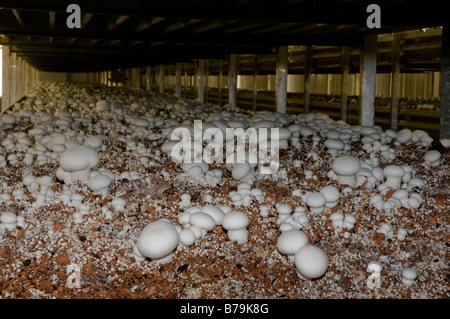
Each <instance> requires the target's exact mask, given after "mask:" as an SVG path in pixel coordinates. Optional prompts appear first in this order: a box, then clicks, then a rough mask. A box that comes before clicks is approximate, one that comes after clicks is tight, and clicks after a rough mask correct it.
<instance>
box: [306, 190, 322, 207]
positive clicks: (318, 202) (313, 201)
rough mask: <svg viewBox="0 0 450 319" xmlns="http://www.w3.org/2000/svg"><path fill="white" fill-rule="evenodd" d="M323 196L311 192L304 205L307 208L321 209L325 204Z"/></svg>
mask: <svg viewBox="0 0 450 319" xmlns="http://www.w3.org/2000/svg"><path fill="white" fill-rule="evenodd" d="M326 201H327V200H326V198H325V195H323V194H322V193H319V192H312V193H311V194H309V195H308V197H306V205H308V206H309V207H313V208H315V207H322V206H323V205H325V203H326Z"/></svg>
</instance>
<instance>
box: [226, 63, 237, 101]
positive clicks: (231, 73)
mask: <svg viewBox="0 0 450 319" xmlns="http://www.w3.org/2000/svg"><path fill="white" fill-rule="evenodd" d="M238 64H239V61H238V55H237V54H231V55H230V64H229V66H228V103H229V104H230V105H232V106H236V105H237V77H238Z"/></svg>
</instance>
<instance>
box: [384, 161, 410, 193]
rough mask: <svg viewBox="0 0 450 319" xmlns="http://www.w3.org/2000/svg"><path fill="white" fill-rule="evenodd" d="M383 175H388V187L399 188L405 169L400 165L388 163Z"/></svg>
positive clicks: (386, 182)
mask: <svg viewBox="0 0 450 319" xmlns="http://www.w3.org/2000/svg"><path fill="white" fill-rule="evenodd" d="M383 175H384V176H385V177H386V181H385V182H384V184H386V185H387V186H388V187H392V188H399V187H400V185H401V184H402V178H403V175H405V170H404V169H403V168H402V167H401V166H399V165H388V166H386V167H385V168H384V169H383Z"/></svg>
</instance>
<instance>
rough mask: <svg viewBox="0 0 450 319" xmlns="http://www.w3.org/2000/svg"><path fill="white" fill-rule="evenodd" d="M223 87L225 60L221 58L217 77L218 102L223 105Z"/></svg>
mask: <svg viewBox="0 0 450 319" xmlns="http://www.w3.org/2000/svg"><path fill="white" fill-rule="evenodd" d="M222 87H223V60H219V75H218V78H217V94H218V97H217V104H218V105H219V106H222Z"/></svg>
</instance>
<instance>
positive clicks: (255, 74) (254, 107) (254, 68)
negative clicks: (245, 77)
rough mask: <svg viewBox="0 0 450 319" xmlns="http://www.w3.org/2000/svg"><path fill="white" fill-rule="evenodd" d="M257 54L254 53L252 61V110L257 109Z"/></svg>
mask: <svg viewBox="0 0 450 319" xmlns="http://www.w3.org/2000/svg"><path fill="white" fill-rule="evenodd" d="M258 62H259V59H258V56H257V55H255V57H254V61H253V83H252V84H253V88H252V89H253V96H252V108H253V111H255V112H256V111H257V109H258Z"/></svg>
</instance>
